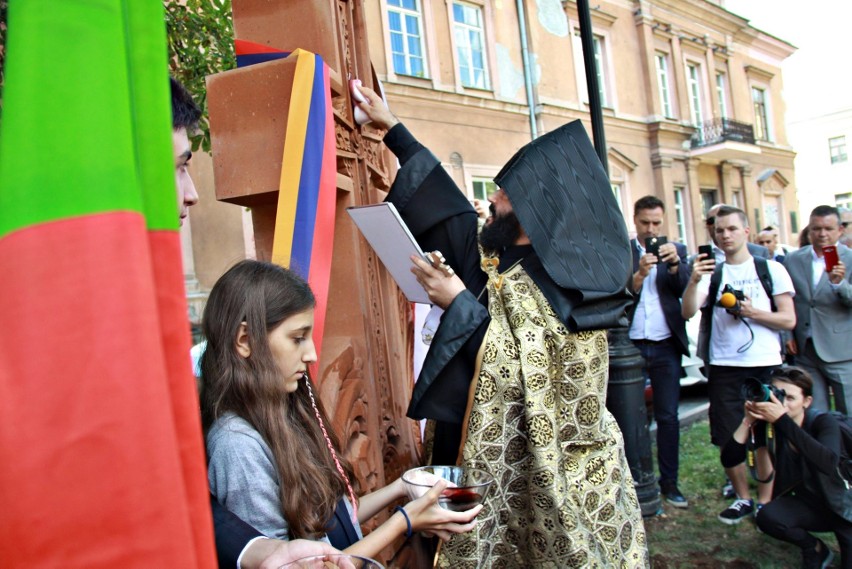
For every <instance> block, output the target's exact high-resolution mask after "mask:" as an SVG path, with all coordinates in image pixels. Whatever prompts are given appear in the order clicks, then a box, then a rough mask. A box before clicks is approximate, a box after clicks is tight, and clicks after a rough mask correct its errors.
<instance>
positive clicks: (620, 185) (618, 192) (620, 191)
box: [609, 182, 624, 213]
mask: <svg viewBox="0 0 852 569" xmlns="http://www.w3.org/2000/svg"><path fill="white" fill-rule="evenodd" d="M609 187H610V188H612V195H614V196H615V201H616V203H617V204H618V209H620V210H621V213H624V182H610V184H609Z"/></svg>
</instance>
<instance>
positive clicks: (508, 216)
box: [479, 211, 521, 255]
mask: <svg viewBox="0 0 852 569" xmlns="http://www.w3.org/2000/svg"><path fill="white" fill-rule="evenodd" d="M492 215H493V219H492V220H491V223H489V224H488V225H486V226H485V227H483V228H482V231H480V232H479V244H480V245H482V248H483V249H484V250H485V252H486V253H490V254H492V255H497V254H499V253H500V252H501V251H502V250H503V249H505V248H506V247H511V246H512V245H514V244H515V242H516V241H517V240H518V238H519V237H520V236H521V222H520V221H518V216H516V215H515V212H513V211H512V212H509V213H505V214H503V215H497V214H492Z"/></svg>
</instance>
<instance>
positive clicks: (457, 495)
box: [402, 466, 494, 512]
mask: <svg viewBox="0 0 852 569" xmlns="http://www.w3.org/2000/svg"><path fill="white" fill-rule="evenodd" d="M441 478H443V479H444V480H447V481H448V482H449V483H450V484H449V486H447V487H446V488H445V489H444V491H443V492H441V497H440V498H438V504H439V505H440V506H441V507H442V508H445V509H447V510H452V511H454V512H464V511H467V510H470V509H472V508H474V507H476V506H477V504H481V503H482V501H483V500H484V499H485V496H486V495H487V493H488V489H489V488H490V487H491V485H492V484H493V483H494V477H493V476H491V474H489V473H488V472H486V471H484V470H480V469H478V468H467V467H463V466H421V467H420V468H412V469H411V470H407V471H406V472H405V473H404V474H403V475H402V481H403V482H404V483H405V484H408V485H410V486H412V487H414V488H415V492H414V494H415V495H418V496H422V495H423V494H425V493H426V492H428V491H429V489H430V488H432V486H434V485H435V483H436V482H437V481H438V480H439V479H441Z"/></svg>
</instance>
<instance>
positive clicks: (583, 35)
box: [577, 0, 609, 176]
mask: <svg viewBox="0 0 852 569" xmlns="http://www.w3.org/2000/svg"><path fill="white" fill-rule="evenodd" d="M577 16H578V17H579V18H580V43H581V44H582V45H583V63H584V64H585V68H586V86H587V88H588V90H589V115H590V117H591V119H592V139H593V140H594V143H595V151H596V152H597V153H598V158H600V160H601V164H603V167H604V171H605V172H606V174H607V176H609V161H608V160H607V157H606V136H604V124H603V113H602V112H601V90H600V84H598V71H597V66H596V65H595V40H594V34H593V33H592V16H591V14H590V13H589V0H577Z"/></svg>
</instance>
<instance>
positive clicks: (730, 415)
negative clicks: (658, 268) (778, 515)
mask: <svg viewBox="0 0 852 569" xmlns="http://www.w3.org/2000/svg"><path fill="white" fill-rule="evenodd" d="M714 226H715V227H714V228H715V232H716V234H715V241H716V243H718V245H719V247H720V248H721V249H722V251H723V252H724V253H725V260H724V261H723V262H721V263H719V264H718V265H717V264H716V260H715V259H713V258H710V259H706V258H705V256H704V255H703V254H700V255H698V258H697V259H696V260H695V264H694V265H693V268H692V276H691V277H690V279H689V284H688V285H687V287H686V290H685V291H684V293H683V308H682V315H683V317H684V318H687V319H688V318H691V317H692V316H693V315H694V314H695V313H696V312H697V311H698V309H699V308H700V309H701V333H700V335H699V340H698V344H699V345H698V355H699V356H700V357H701V358H702V359H704V360H705V361H708V362H709V364H710V366H709V368H710V369H709V377H708V384H707V392H708V396H709V399H710V412H709V415H710V435H711V440H712V442H713V444H714V445H716V446H719V447H721V446H722V445H724V444H725V443H726V442H727V441H728V439H730V438H731V434H732V433H733V432H734V431H735V430H736V428H737V426H738V425H739V424H740V421H742V418H743V404H744V402H745V401H744V398H743V395H742V385H743V381H744V380H745V379H746V378H748V377H757V378H760V379H763V380H764V381H767V382H768V381H769V374H770V373H771V372H772V370H774V369H776V368H777V367H779V366H780V365H781V340H780V338H779V335H778V331H779V330H792V329H793V326H795V324H796V314H795V312H794V310H793V299H792V296H793V283H792V282H791V281H790V276H789V275H788V274H787V271H785V270H784V267H783V266H781V264H779V263H777V262H775V261H769V260H766V259H758V258H755V257H752V255H751V254H750V253H749V251H748V249H747V248H746V243H748V235H749V227H748V218H747V217H746V215H745V212H743V211H742V210H741V209H737V208H734V207H730V206H723V207H720V208H719V209H718V211H717V212H716V215H715V223H714ZM725 472H726V474H727V475H728V478H729V479H730V480H731V483H732V484H733V487H734V490H735V491H736V495H737V499H736V500H735V501H734V503H733V504H731V506H730V507H728V508H727V509H725V510H724V511H723V512H722V513H721V514H719V520H720V521H721V522H723V523H726V524H737V523H739V522H740V521H742V520H743V519H744V518H745V517H747V516H750V515H752V513H754V508H755V506H754V502H753V501H752V500H751V497H750V494H749V488H748V480H747V478H746V468H745V465H744V464H742V463H740V464H737V465H734V466H730V467H728V468H725ZM760 491H761V493H760V498H761V499H762V500H763V501H764V502H765V501H767V500H768V499H769V495H768V488H761V489H760Z"/></svg>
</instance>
